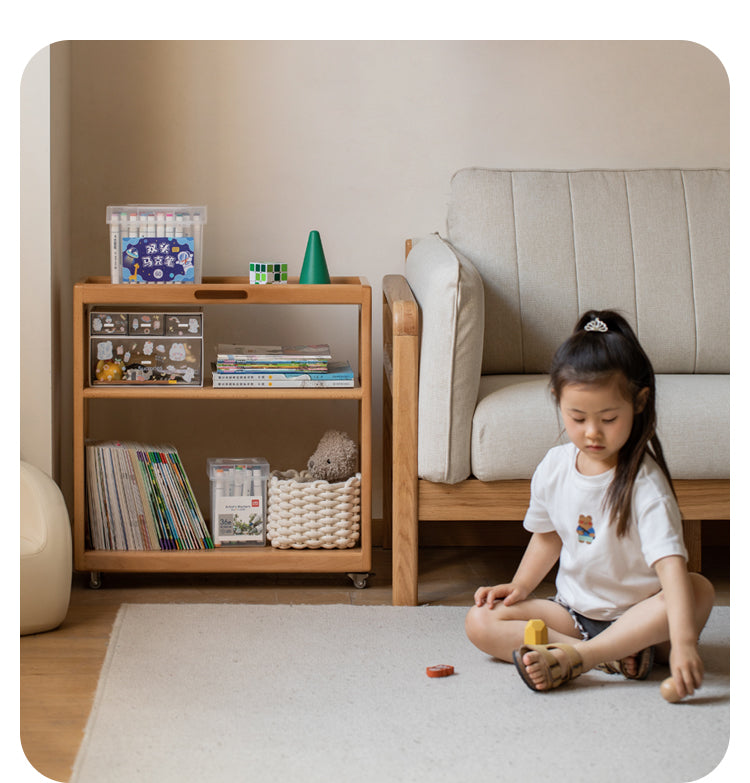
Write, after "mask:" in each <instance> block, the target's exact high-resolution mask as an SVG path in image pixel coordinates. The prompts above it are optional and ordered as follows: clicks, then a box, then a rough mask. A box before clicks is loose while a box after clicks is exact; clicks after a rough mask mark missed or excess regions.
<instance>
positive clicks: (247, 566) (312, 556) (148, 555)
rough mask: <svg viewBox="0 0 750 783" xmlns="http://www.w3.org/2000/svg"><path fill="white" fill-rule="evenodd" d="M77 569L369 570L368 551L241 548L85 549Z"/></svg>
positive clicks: (268, 571)
mask: <svg viewBox="0 0 750 783" xmlns="http://www.w3.org/2000/svg"><path fill="white" fill-rule="evenodd" d="M75 567H76V570H77V571H101V572H108V571H123V572H127V571H129V572H131V573H216V574H219V573H312V572H319V571H324V572H331V573H334V572H346V571H369V570H370V567H371V554H370V552H369V551H367V550H366V549H362V547H352V548H351V549H274V548H272V547H269V546H266V547H244V548H241V549H240V548H236V549H229V548H228V547H225V548H223V549H222V548H221V547H219V548H217V549H209V550H192V551H185V552H165V551H158V552H136V551H129V550H128V551H123V550H106V551H105V550H93V549H87V550H85V551H84V552H83V554H79V556H78V557H77V558H76V565H75Z"/></svg>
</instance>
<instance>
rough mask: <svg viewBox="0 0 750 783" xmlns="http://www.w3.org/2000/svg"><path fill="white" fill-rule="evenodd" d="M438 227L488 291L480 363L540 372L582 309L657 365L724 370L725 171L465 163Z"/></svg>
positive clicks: (488, 368)
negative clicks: (599, 316)
mask: <svg viewBox="0 0 750 783" xmlns="http://www.w3.org/2000/svg"><path fill="white" fill-rule="evenodd" d="M448 238H449V240H450V242H451V243H452V245H453V246H454V247H455V248H456V249H457V250H458V251H460V252H461V253H463V254H464V255H465V256H466V257H467V258H468V259H469V260H470V261H472V262H473V263H474V265H475V266H476V268H477V269H478V271H479V274H480V275H481V277H482V281H483V284H484V291H485V330H484V352H483V360H482V372H483V373H485V374H495V373H540V372H541V373H543V372H546V371H547V370H548V368H549V363H550V360H551V358H552V355H553V353H554V351H555V349H556V348H557V346H558V345H559V344H560V343H561V342H562V341H563V340H564V339H565V338H566V337H567V336H568V335H569V334H570V332H571V330H572V328H573V326H574V324H575V322H576V321H577V319H578V317H579V316H580V314H581V313H583V312H584V311H586V310H587V309H590V308H595V309H605V308H608V309H616V310H619V311H620V312H621V313H622V314H623V315H624V316H625V317H626V318H627V319H628V320H629V321H630V323H631V324H632V325H633V327H634V328H635V329H636V332H637V334H638V336H639V338H640V340H641V342H642V344H643V347H644V348H645V350H646V352H647V353H648V355H649V357H650V358H651V361H652V363H653V365H654V369H655V371H656V372H657V373H727V372H729V172H728V171H725V170H713V169H712V170H699V171H695V170H678V169H653V170H642V171H500V170H489V169H463V170H461V171H459V172H457V173H456V174H455V175H454V177H453V180H452V195H451V202H450V206H449V211H448Z"/></svg>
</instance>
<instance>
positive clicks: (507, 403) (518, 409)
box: [471, 375, 729, 481]
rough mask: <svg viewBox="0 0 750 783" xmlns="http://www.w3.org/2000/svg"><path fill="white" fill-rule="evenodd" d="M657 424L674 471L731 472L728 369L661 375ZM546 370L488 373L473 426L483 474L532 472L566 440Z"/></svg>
mask: <svg viewBox="0 0 750 783" xmlns="http://www.w3.org/2000/svg"><path fill="white" fill-rule="evenodd" d="M656 380H657V431H658V433H659V439H660V440H661V443H662V446H663V447H664V454H665V457H666V460H667V465H669V469H670V471H671V473H672V477H673V478H674V479H717V478H729V376H728V375H658V376H657V379H656ZM548 382H549V379H548V376H547V375H483V376H482V379H481V381H480V384H479V395H478V400H477V406H476V409H475V412H474V419H473V422H472V432H471V466H472V473H473V475H474V476H475V477H476V478H478V479H480V480H481V481H500V480H507V479H529V478H531V476H532V474H533V472H534V469H535V468H536V466H537V465H538V464H539V462H541V460H542V458H543V457H544V455H545V454H546V453H547V451H548V450H549V449H550V448H552V447H553V446H555V445H557V444H559V443H561V442H565V441H566V440H567V438H566V436H565V431H564V428H563V425H562V418H561V417H560V416H559V415H558V412H557V408H556V406H555V404H554V403H553V400H552V397H551V395H550V392H549V386H548Z"/></svg>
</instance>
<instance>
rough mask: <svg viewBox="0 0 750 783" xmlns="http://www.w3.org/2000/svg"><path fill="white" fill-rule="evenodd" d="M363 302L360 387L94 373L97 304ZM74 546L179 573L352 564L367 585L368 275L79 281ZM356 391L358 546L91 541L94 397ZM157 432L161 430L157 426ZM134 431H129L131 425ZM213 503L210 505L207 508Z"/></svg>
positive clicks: (271, 396)
mask: <svg viewBox="0 0 750 783" xmlns="http://www.w3.org/2000/svg"><path fill="white" fill-rule="evenodd" d="M215 304H216V305H245V306H253V305H295V304H304V305H315V304H319V305H354V306H356V307H357V309H358V352H359V355H358V377H355V386H354V387H353V388H336V387H334V388H299V389H289V388H284V389H273V388H249V389H243V388H214V387H213V386H212V385H211V379H210V375H209V377H208V379H207V380H205V381H204V383H205V385H204V386H203V387H188V386H182V387H179V386H149V385H146V384H144V385H142V386H91V385H89V383H88V339H89V333H88V329H89V318H88V313H89V309H90V308H91V307H92V306H101V305H108V306H109V305H119V306H123V307H133V306H137V307H144V308H147V307H154V306H174V305H186V306H187V305H190V306H196V305H215ZM73 307H74V314H73V337H74V347H73V362H74V367H73V384H74V390H73V406H74V410H73V476H74V499H73V505H74V518H73V551H74V564H75V568H76V569H77V570H79V571H91V573H92V584H95V583H96V582H97V581H98V574H99V573H100V572H115V571H126V572H162V573H166V572H170V573H171V572H174V573H225V572H234V573H239V572H246V573H253V572H257V573H348V574H350V575H351V576H352V578H353V579H354V582H355V584H357V586H363V585H364V581H365V579H366V576H365V575H366V574H367V572H369V570H370V568H371V547H372V540H371V535H372V532H371V527H372V525H371V522H372V518H371V517H372V511H371V508H372V423H371V415H372V410H371V406H372V289H371V287H370V285H369V283H368V282H367V280H366V279H365V278H362V277H334V278H332V279H331V283H330V285H301V284H299V282H298V281H296V280H293V281H291V282H289V283H288V284H286V285H250V284H249V283H248V281H247V279H244V278H239V277H208V278H204V282H203V283H202V284H200V285H158V284H138V285H126V284H121V285H113V284H111V283H110V282H109V279H108V278H104V277H89V278H85V279H84V280H82V281H80V282H79V283H77V284H76V285H75V286H74V289H73ZM97 399H108V400H115V401H116V400H133V399H139V400H158V399H162V400H174V399H182V400H196V401H198V400H203V401H205V402H206V404H208V403H209V402H210V401H212V400H213V401H215V400H237V401H239V402H238V404H241V402H242V401H243V400H245V401H258V400H354V401H356V403H357V405H358V419H359V449H360V473H361V476H362V478H361V486H360V493H361V494H360V502H361V512H360V516H361V518H360V540H359V544H358V546H356V547H352V548H350V549H336V550H321V549H309V550H307V549H300V550H293V549H274V548H273V547H270V546H265V547H244V548H232V549H229V548H224V549H221V548H219V549H212V550H194V551H147V552H140V551H133V550H94V549H87V547H86V541H87V536H86V525H87V507H86V467H85V443H86V440H87V438H89V437H90V433H89V431H88V429H89V427H88V419H89V415H88V413H89V412H88V406H89V403H90V401H91V400H97ZM156 436H157V437H158V433H157V434H156ZM123 437H126V434H123ZM204 511H205V510H204Z"/></svg>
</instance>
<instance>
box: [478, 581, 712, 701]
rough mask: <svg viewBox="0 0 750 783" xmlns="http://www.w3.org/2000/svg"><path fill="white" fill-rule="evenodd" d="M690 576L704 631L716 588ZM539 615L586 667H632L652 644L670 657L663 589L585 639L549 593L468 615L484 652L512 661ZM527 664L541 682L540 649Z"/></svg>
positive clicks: (559, 655)
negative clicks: (608, 664) (619, 663)
mask: <svg viewBox="0 0 750 783" xmlns="http://www.w3.org/2000/svg"><path fill="white" fill-rule="evenodd" d="M689 578H690V582H691V585H692V588H693V595H694V599H695V600H694V606H695V625H696V628H697V630H698V632H699V633H700V631H701V630H702V629H703V627H704V625H705V624H706V622H707V620H708V616H709V614H710V613H711V607H712V606H713V598H714V590H713V586H712V585H711V583H710V582H709V581H708V580H707V579H706V578H705V577H703V576H701V575H700V574H695V573H692V574H690V575H689ZM534 618H538V619H540V620H543V621H544V623H545V624H546V626H547V629H548V635H549V641H550V643H563V644H570V645H572V646H573V647H575V649H576V650H577V652H578V653H579V655H580V656H581V660H582V663H583V671H584V672H586V671H589V670H590V669H593V668H595V667H596V666H598V665H599V664H601V663H606V662H608V661H623V662H624V665H625V666H626V667H629V666H633V667H634V666H635V657H634V656H636V655H637V654H638V653H639V652H640V651H641V650H643V649H645V648H647V647H651V646H656V650H657V659H658V660H660V661H663V662H667V661H668V660H669V650H670V647H669V641H668V639H669V625H668V622H667V610H666V602H665V601H664V595H663V593H662V592H659V593H657V594H656V595H653V596H651V597H650V598H647V599H646V600H645V601H642V602H641V603H639V604H636V605H635V606H633V607H631V608H630V609H628V610H627V611H626V612H625V613H624V614H623V615H622V616H621V617H619V618H618V619H617V620H616V621H615V622H614V623H612V625H610V626H609V627H608V628H606V629H605V630H604V631H602V632H601V633H600V634H598V635H596V636H594V637H593V638H591V639H589V640H587V641H583V638H582V635H581V633H580V631H579V630H578V629H577V628H576V624H575V622H574V621H573V618H572V617H571V615H570V613H569V612H568V610H567V609H566V608H565V607H564V606H561V605H560V604H558V603H556V602H554V601H549V600H545V599H527V600H525V601H519V602H518V603H517V604H513V605H512V606H505V605H504V604H503V603H502V602H501V601H500V602H498V603H496V604H495V605H494V606H493V608H492V609H489V608H488V607H487V606H486V605H482V606H472V607H471V609H470V610H469V612H468V614H467V616H466V634H467V636H468V637H469V639H470V641H471V642H472V643H473V644H474V645H476V647H478V648H479V649H480V650H482V651H483V652H485V653H487V654H488V655H492V656H494V657H495V658H499V659H500V660H502V661H508V662H512V661H513V651H514V650H517V649H518V648H519V647H521V645H522V644H523V642H524V638H523V637H524V631H525V629H526V623H527V622H528V621H529V620H530V619H534ZM551 652H552V654H553V655H555V656H556V657H557V658H558V660H559V661H560V665H561V667H562V671H563V673H565V672H566V671H567V667H568V665H569V664H568V660H567V656H566V655H565V654H564V653H563V652H562V651H559V650H554V649H553V650H552V651H551ZM523 665H524V666H526V670H527V672H528V674H529V676H530V677H531V678H532V680H534V681H538V682H539V683H540V684H541V683H542V682H543V679H544V677H543V672H542V666H541V665H540V656H539V654H538V653H536V652H534V651H530V652H527V653H526V654H525V655H524V656H523ZM690 692H692V691H690Z"/></svg>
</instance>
